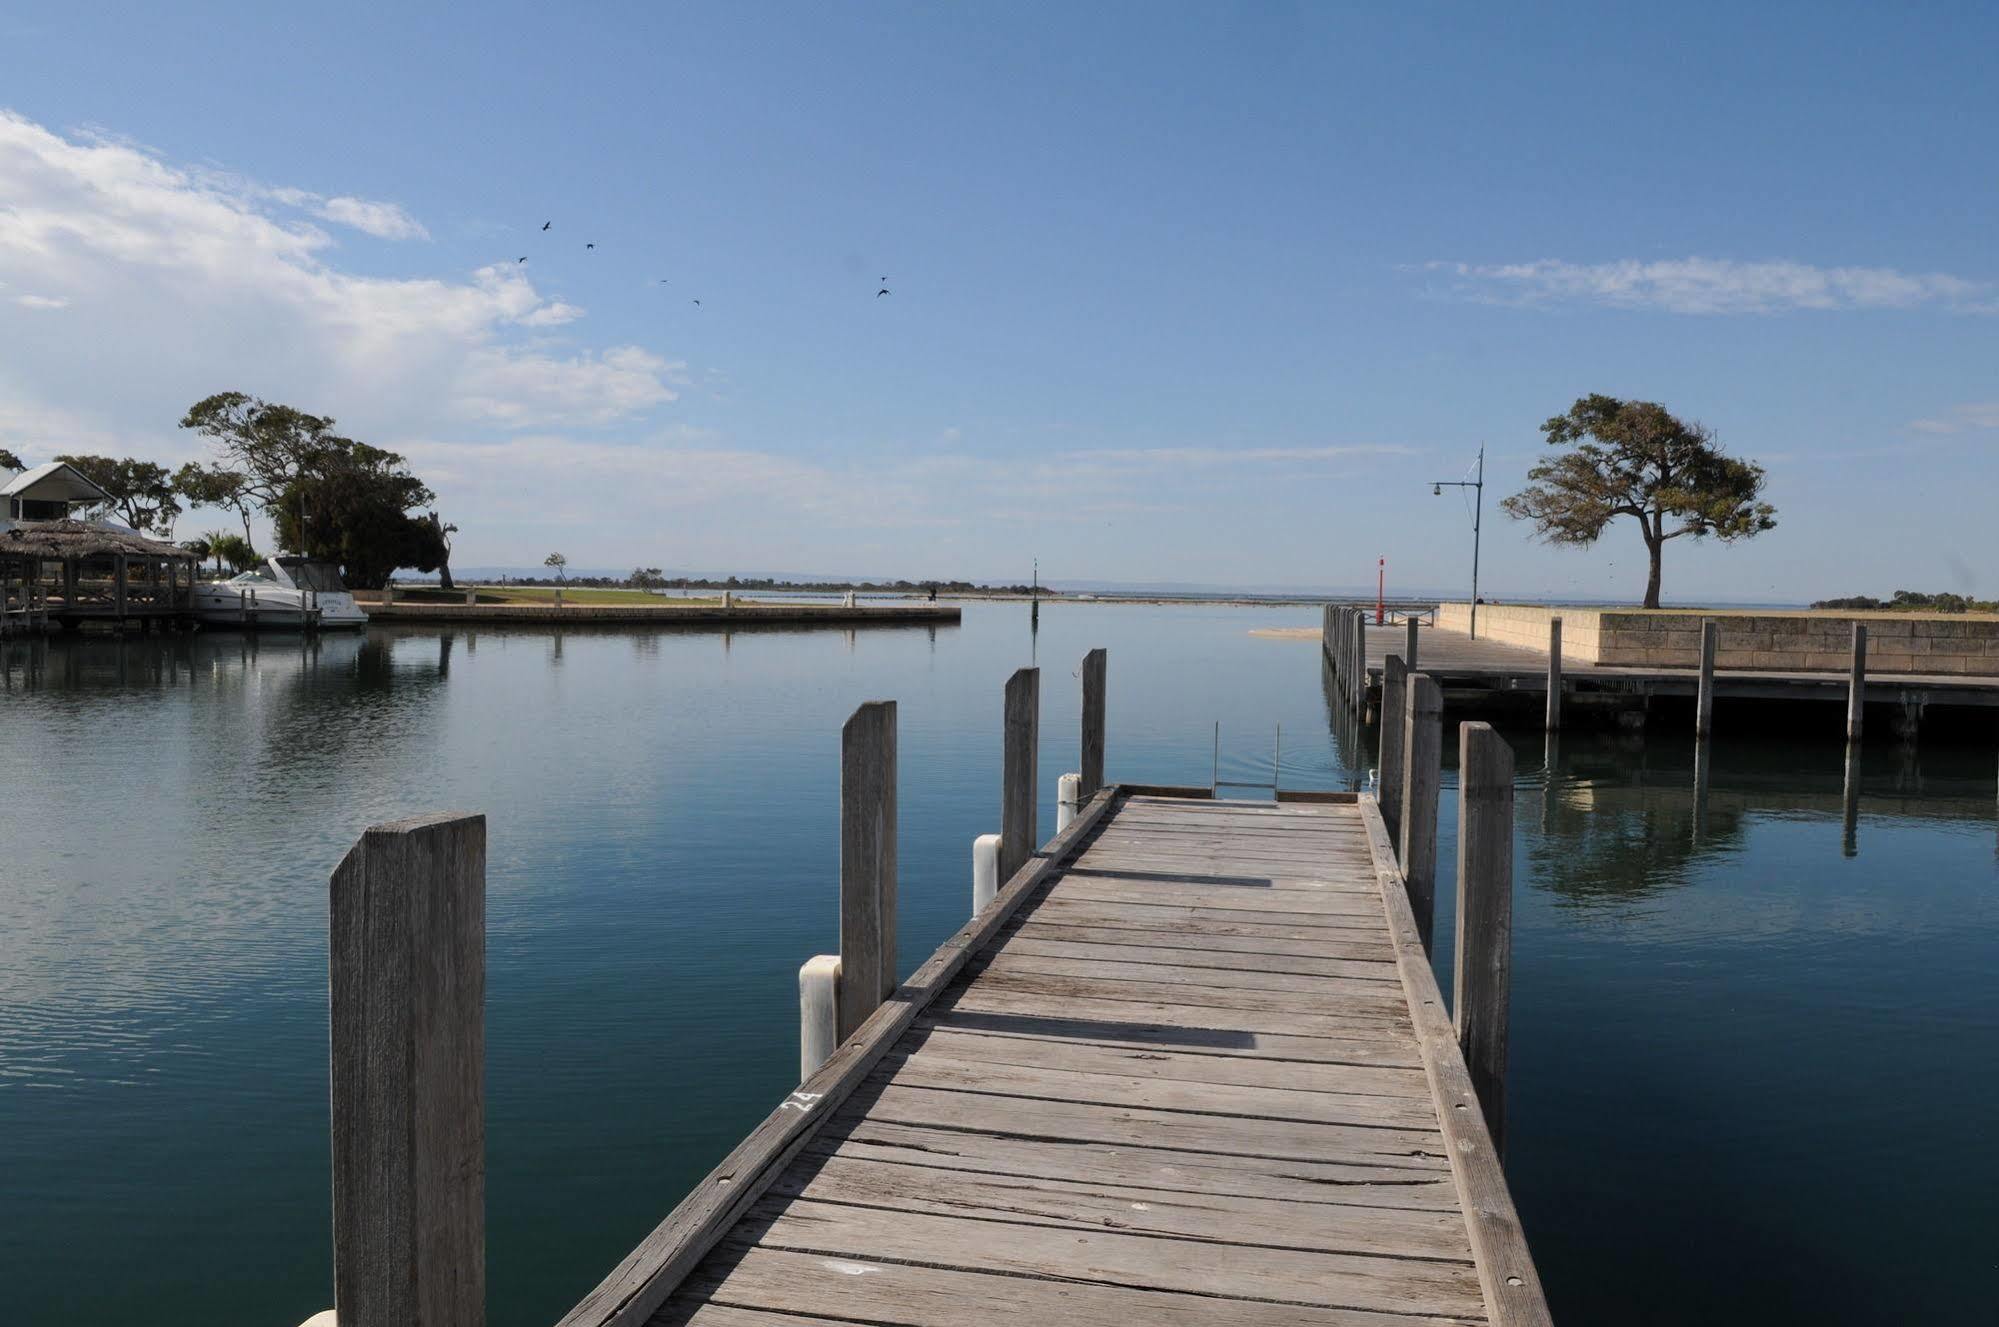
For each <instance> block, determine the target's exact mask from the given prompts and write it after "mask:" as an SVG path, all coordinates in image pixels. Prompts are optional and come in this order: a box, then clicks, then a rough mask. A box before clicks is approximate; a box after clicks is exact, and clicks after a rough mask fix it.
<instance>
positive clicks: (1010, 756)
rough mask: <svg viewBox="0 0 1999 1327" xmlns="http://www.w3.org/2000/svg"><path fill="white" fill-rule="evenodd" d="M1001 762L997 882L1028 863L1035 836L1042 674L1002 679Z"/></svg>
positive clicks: (1018, 674) (1022, 673)
mask: <svg viewBox="0 0 1999 1327" xmlns="http://www.w3.org/2000/svg"><path fill="white" fill-rule="evenodd" d="M1002 729H1003V743H1002V745H1003V750H1002V753H1001V764H1000V884H1001V885H1002V886H1004V885H1005V884H1006V882H1007V881H1009V880H1011V879H1013V873H1014V872H1015V871H1018V870H1019V869H1020V868H1021V867H1023V866H1025V865H1027V860H1028V858H1030V857H1032V856H1033V855H1034V846H1035V843H1036V842H1037V841H1038V839H1039V835H1037V834H1036V833H1035V823H1034V822H1035V813H1036V810H1037V797H1038V794H1037V793H1036V791H1035V788H1036V785H1035V762H1036V761H1037V760H1038V759H1039V758H1040V756H1039V747H1040V740H1041V670H1040V669H1039V668H1023V669H1020V670H1019V671H1018V672H1016V673H1015V674H1014V675H1013V676H1012V677H1010V678H1008V679H1007V683H1006V708H1005V714H1004V719H1003V724H1002Z"/></svg>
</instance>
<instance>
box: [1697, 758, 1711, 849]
mask: <svg viewBox="0 0 1999 1327" xmlns="http://www.w3.org/2000/svg"><path fill="white" fill-rule="evenodd" d="M1711 751H1712V747H1711V745H1710V743H1708V741H1707V740H1706V739H1704V738H1703V739H1702V740H1700V741H1697V742H1695V743H1694V844H1695V846H1699V844H1700V842H1701V840H1703V839H1705V838H1706V837H1707V784H1708V765H1709V757H1710V754H1711Z"/></svg>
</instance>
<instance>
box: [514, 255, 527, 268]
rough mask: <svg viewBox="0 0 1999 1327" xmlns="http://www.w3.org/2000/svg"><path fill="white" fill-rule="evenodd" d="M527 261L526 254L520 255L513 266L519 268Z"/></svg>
mask: <svg viewBox="0 0 1999 1327" xmlns="http://www.w3.org/2000/svg"><path fill="white" fill-rule="evenodd" d="M527 260H528V259H527V255H526V254H522V255H521V256H520V257H518V258H516V259H514V265H515V266H516V267H518V266H519V265H520V264H522V263H524V262H526V261H527Z"/></svg>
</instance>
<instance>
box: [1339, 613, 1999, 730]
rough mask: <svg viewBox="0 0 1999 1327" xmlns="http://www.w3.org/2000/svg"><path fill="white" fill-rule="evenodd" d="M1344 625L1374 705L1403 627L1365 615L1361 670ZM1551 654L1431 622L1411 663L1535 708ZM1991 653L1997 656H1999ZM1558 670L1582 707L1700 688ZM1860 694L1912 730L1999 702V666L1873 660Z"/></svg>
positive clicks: (1655, 675)
mask: <svg viewBox="0 0 1999 1327" xmlns="http://www.w3.org/2000/svg"><path fill="white" fill-rule="evenodd" d="M1342 631H1343V629H1341V628H1338V627H1336V631H1335V636H1340V638H1339V639H1336V638H1335V636H1329V637H1328V638H1327V642H1326V647H1325V654H1326V658H1327V660H1328V661H1329V662H1330V663H1331V664H1332V665H1333V668H1334V671H1335V672H1336V673H1339V674H1340V675H1341V676H1342V678H1343V679H1344V680H1350V681H1351V683H1352V684H1353V686H1352V691H1353V695H1354V699H1355V700H1356V701H1357V703H1359V704H1360V705H1362V706H1363V707H1364V708H1366V709H1367V710H1368V711H1370V712H1372V713H1379V712H1380V708H1381V696H1382V680H1383V669H1384V665H1385V662H1386V660H1387V657H1388V656H1389V655H1391V654H1392V655H1398V656H1402V657H1403V658H1404V660H1405V662H1406V661H1407V648H1408V632H1407V629H1406V628H1404V627H1401V626H1396V627H1387V626H1382V627H1377V626H1375V625H1373V623H1372V622H1371V621H1369V622H1366V623H1364V624H1362V626H1361V628H1360V634H1361V637H1362V642H1361V660H1362V661H1361V663H1360V664H1359V669H1360V671H1356V667H1355V665H1354V664H1352V663H1351V662H1350V661H1349V658H1348V657H1347V656H1348V653H1349V650H1348V645H1347V641H1346V639H1345V638H1344V636H1343V635H1341V633H1342ZM1549 662H1550V655H1549V652H1548V651H1546V650H1536V649H1530V648H1527V647H1525V646H1520V645H1509V644H1502V643H1500V642H1497V641H1490V640H1474V639H1472V638H1471V637H1470V636H1467V635H1465V634H1464V633H1463V632H1460V631H1453V630H1450V629H1448V628H1442V627H1433V628H1424V629H1422V630H1421V631H1419V632H1418V635H1417V660H1416V665H1415V667H1414V668H1413V669H1412V670H1411V671H1415V672H1421V673H1424V674H1427V675H1428V676H1429V677H1430V678H1431V680H1432V681H1434V682H1436V684H1437V686H1438V688H1439V689H1440V690H1441V692H1442V693H1443V703H1444V707H1445V708H1446V709H1448V710H1453V711H1468V712H1494V711H1503V710H1506V709H1532V710H1535V711H1538V710H1540V709H1541V707H1542V706H1543V704H1544V702H1545V698H1546V696H1547V694H1548V688H1549V678H1550V672H1549ZM1994 663H1995V665H1999V659H1995V661H1994ZM1556 677H1557V684H1558V685H1559V686H1560V687H1561V689H1562V705H1563V706H1564V707H1570V708H1573V709H1575V710H1577V711H1579V712H1585V713H1587V712H1590V711H1595V712H1599V713H1616V714H1627V715H1642V714H1643V713H1644V712H1645V711H1646V710H1647V709H1648V708H1649V707H1650V704H1651V702H1652V701H1653V700H1655V699H1665V700H1668V701H1673V702H1678V701H1687V700H1697V699H1698V697H1699V695H1700V692H1701V675H1700V670H1699V669H1697V668H1666V667H1653V668H1641V667H1631V666H1625V665H1604V664H1582V663H1576V662H1574V661H1573V660H1567V659H1565V660H1563V661H1562V662H1561V666H1560V670H1559V673H1558V674H1557V675H1556ZM1851 687H1852V677H1851V675H1850V673H1848V672H1797V671H1777V670H1769V669H1747V668H1721V669H1713V670H1712V682H1711V690H1710V698H1711V699H1719V700H1723V701H1737V700H1753V701H1782V702H1806V703H1811V702H1816V703H1820V704H1825V703H1832V704H1835V705H1844V704H1846V703H1847V702H1848V701H1849V699H1850V696H1849V693H1850V690H1851ZM1861 704H1863V705H1865V706H1879V707H1882V708H1883V709H1884V710H1886V711H1889V712H1892V713H1895V714H1896V716H1897V719H1898V723H1897V727H1898V728H1904V729H1906V730H1907V731H1908V732H1913V731H1914V728H1915V725H1916V722H1917V720H1919V719H1920V717H1921V715H1922V713H1923V711H1925V710H1926V709H1929V708H1931V707H1966V708H1976V709H1991V708H1993V707H1999V675H1994V676H1970V675H1964V674H1946V673H1906V672H1888V671H1876V670H1871V669H1870V670H1866V671H1865V674H1864V678H1863V680H1862V700H1861Z"/></svg>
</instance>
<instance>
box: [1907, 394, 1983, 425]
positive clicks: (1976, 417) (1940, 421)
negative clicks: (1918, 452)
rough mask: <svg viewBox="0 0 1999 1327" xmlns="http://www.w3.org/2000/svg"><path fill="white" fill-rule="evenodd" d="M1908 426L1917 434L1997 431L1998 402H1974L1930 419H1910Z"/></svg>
mask: <svg viewBox="0 0 1999 1327" xmlns="http://www.w3.org/2000/svg"><path fill="white" fill-rule="evenodd" d="M1908 426H1909V427H1910V428H1912V429H1914V430H1916V431H1917V432H1918V433H1970V432H1975V431H1977V430H1980V429H1999V401H1974V402H1971V403H1970V404H1967V405H1961V406H1956V407H1954V408H1953V409H1951V410H1950V411H1949V412H1948V413H1946V414H1943V415H1938V416H1935V417H1933V418H1930V419H1912V420H1910V421H1909V425H1908Z"/></svg>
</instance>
